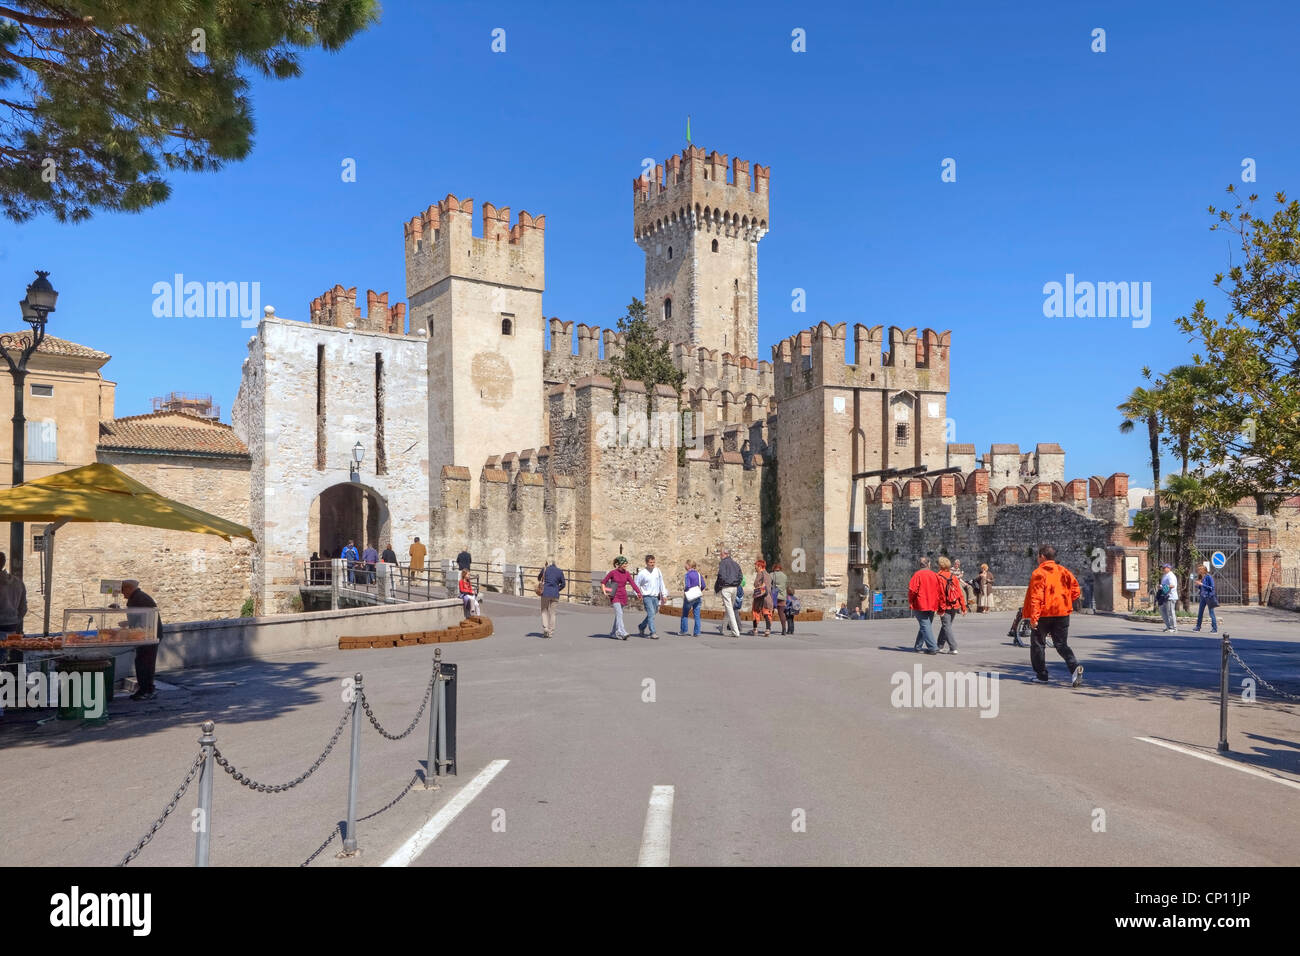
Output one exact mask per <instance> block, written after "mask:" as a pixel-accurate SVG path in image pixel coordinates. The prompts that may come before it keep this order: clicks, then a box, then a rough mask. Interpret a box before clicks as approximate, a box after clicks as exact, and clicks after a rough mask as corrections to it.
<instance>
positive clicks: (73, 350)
mask: <svg viewBox="0 0 1300 956" xmlns="http://www.w3.org/2000/svg"><path fill="white" fill-rule="evenodd" d="M7 334H8V335H9V336H10V337H11V338H18V339H22V340H23V341H25V342H27V341H31V336H32V333H31V330H30V329H26V330H24V331H22V332H9V333H7ZM36 354H37V355H69V356H72V357H73V358H88V359H103V360H104V361H105V362H107V361H108V360H109V358H110V357H111V356H110V355H109V354H108V353H107V352H100V351H99V350H97V349H92V348H89V347H87V346H85V345H78V344H77V343H76V342H69V341H68V340H67V339H59V338H55V337H54V336H53V335H47V336H45V338H44V339H42V340H41V347H40V348H38V349H37V350H36Z"/></svg>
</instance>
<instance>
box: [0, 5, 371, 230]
mask: <svg viewBox="0 0 1300 956" xmlns="http://www.w3.org/2000/svg"><path fill="white" fill-rule="evenodd" d="M378 18H379V4H378V2H377V0H258V2H256V3H254V2H252V0H59V2H53V0H0V209H3V211H4V214H5V215H6V216H7V217H8V218H10V219H12V220H14V221H16V222H22V221H24V220H26V219H30V218H31V217H33V216H35V215H38V214H44V213H48V214H50V215H52V216H54V218H55V219H58V220H59V221H61V222H78V221H80V220H83V219H88V218H89V217H90V216H91V214H92V212H93V211H94V210H97V209H108V210H114V211H122V212H139V211H141V210H142V209H147V208H148V207H150V206H153V205H156V204H157V203H160V202H163V201H164V200H166V199H167V197H168V196H169V195H170V192H171V187H170V186H169V185H168V183H167V180H166V174H167V173H168V172H172V171H176V170H181V171H186V172H208V171H212V170H216V169H220V168H221V167H222V166H223V165H225V163H227V162H229V161H232V160H241V159H243V158H244V157H246V156H247V155H248V153H249V151H250V150H251V149H252V139H253V114H252V104H251V103H250V102H249V99H248V80H247V78H246V77H245V76H244V73H245V72H248V71H255V72H257V73H259V74H261V75H262V76H264V77H268V78H273V79H288V78H290V77H295V76H298V75H299V74H300V72H301V70H300V68H299V64H298V51H300V50H306V49H311V48H316V47H319V48H322V49H325V50H337V49H339V48H341V47H342V46H343V45H344V44H345V43H346V42H347V41H348V40H350V39H351V38H352V37H353V36H355V35H356V34H357V33H358V32H360V31H361V30H363V29H365V28H366V27H367V26H369V25H370V24H371V23H373V22H375V21H377V20H378Z"/></svg>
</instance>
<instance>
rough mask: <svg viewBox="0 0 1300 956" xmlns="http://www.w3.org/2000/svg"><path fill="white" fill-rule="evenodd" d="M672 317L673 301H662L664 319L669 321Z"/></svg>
mask: <svg viewBox="0 0 1300 956" xmlns="http://www.w3.org/2000/svg"><path fill="white" fill-rule="evenodd" d="M672 317H673V300H672V299H664V318H665V319H671V318H672Z"/></svg>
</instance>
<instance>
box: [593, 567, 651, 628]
mask: <svg viewBox="0 0 1300 956" xmlns="http://www.w3.org/2000/svg"><path fill="white" fill-rule="evenodd" d="M629 585H630V586H631V588H632V590H633V591H636V596H637V597H639V598H642V599H643V600H644V595H642V594H641V590H640V588H638V587H637V585H636V578H634V577H632V575H631V574H629V573H628V570H627V558H625V557H623V555H621V554H620V555H619V556H618V557H617V558H615V559H614V568H613V570H611V571H610V572H609V573H608V574H606V575H605V577H604V579H603V580H602V581H601V582H600V589H601V590H602V591H604V592H605V597H607V598H609V604H610V607H612V608H613V609H614V626H613V628H612V629H611V630H610V632H609V636H610V637H613V638H616V639H618V640H623V641H626V640H627V628H625V627H624V626H623V608H624V607H626V606H627V600H628V599H627V589H628V586H629Z"/></svg>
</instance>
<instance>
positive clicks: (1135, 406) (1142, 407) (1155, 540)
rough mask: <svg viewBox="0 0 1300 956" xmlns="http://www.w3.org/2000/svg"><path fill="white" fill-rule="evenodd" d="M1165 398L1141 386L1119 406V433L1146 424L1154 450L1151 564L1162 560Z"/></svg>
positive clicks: (1152, 451)
mask: <svg viewBox="0 0 1300 956" xmlns="http://www.w3.org/2000/svg"><path fill="white" fill-rule="evenodd" d="M1142 374H1143V375H1145V376H1147V377H1148V378H1150V375H1151V371H1150V369H1143V370H1142ZM1163 400H1164V395H1163V394H1162V393H1161V391H1160V389H1159V388H1158V387H1157V388H1144V387H1142V386H1141V385H1139V386H1138V387H1137V388H1135V389H1133V394H1131V395H1130V396H1129V397H1128V398H1127V399H1125V401H1124V402H1123V404H1121V405H1119V406H1117V407H1118V409H1119V412H1120V414H1121V415H1123V416H1124V420H1123V421H1122V422H1120V425H1119V430H1120V431H1121V432H1123V433H1124V434H1125V435H1127V434H1129V433H1130V432H1131V431H1133V428H1134V426H1135V425H1136V424H1137V423H1138V422H1146V426H1147V438H1148V440H1149V442H1150V446H1151V487H1152V489H1153V490H1154V493H1155V497H1156V501H1155V509H1154V511H1155V514H1154V515H1153V521H1152V529H1151V539H1152V540H1151V554H1152V561H1151V562H1150V563H1156V562H1159V560H1160V531H1161V521H1160V431H1161V429H1160V418H1161V416H1162V415H1163V414H1164V407H1163ZM1155 570H1156V569H1155V568H1154V567H1150V568H1148V572H1149V573H1150V572H1154V571H1155Z"/></svg>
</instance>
